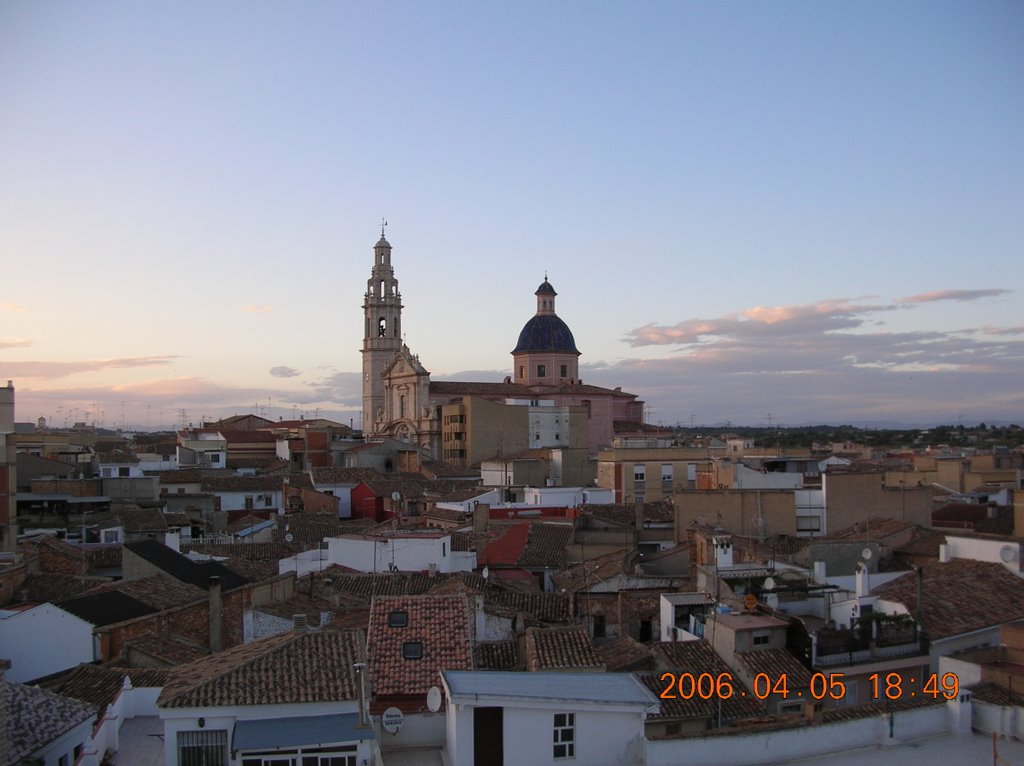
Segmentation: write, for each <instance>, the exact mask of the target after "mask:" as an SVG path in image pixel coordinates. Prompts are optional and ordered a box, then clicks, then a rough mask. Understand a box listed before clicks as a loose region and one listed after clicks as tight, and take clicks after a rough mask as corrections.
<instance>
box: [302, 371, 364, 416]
mask: <svg viewBox="0 0 1024 766" xmlns="http://www.w3.org/2000/svg"><path fill="white" fill-rule="evenodd" d="M309 390H310V397H311V400H312V401H315V402H330V403H332V404H335V405H339V406H341V407H343V408H347V409H354V410H360V409H362V406H363V376H362V375H361V374H360V373H358V372H335V373H331V374H330V375H328V376H326V377H324V378H321V379H320V380H316V381H313V382H312V383H310V384H309Z"/></svg>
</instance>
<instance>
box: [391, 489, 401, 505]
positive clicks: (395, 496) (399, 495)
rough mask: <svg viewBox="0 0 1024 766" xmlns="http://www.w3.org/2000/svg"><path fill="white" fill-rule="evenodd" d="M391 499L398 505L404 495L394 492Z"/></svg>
mask: <svg viewBox="0 0 1024 766" xmlns="http://www.w3.org/2000/svg"><path fill="white" fill-rule="evenodd" d="M391 499H392V500H394V501H395V502H396V503H397V502H398V501H399V500H401V499H402V493H401V492H392V493H391Z"/></svg>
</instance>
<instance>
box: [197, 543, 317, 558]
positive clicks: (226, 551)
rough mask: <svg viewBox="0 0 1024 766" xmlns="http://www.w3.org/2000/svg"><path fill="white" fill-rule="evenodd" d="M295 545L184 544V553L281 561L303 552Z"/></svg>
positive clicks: (299, 546)
mask: <svg viewBox="0 0 1024 766" xmlns="http://www.w3.org/2000/svg"><path fill="white" fill-rule="evenodd" d="M302 547H303V546H301V545H296V544H295V543H284V542H281V543H200V542H196V543H182V545H181V550H182V552H183V553H192V552H195V553H206V554H208V555H210V556H227V557H231V558H239V559H246V560H247V561H274V562H277V561H280V560H281V559H286V558H288V557H289V556H294V555H295V554H296V553H299V552H300V551H301V550H302ZM314 547H315V546H314Z"/></svg>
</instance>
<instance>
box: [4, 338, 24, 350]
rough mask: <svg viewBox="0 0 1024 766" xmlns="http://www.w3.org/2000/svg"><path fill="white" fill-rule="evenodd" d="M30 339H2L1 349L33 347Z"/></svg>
mask: <svg viewBox="0 0 1024 766" xmlns="http://www.w3.org/2000/svg"><path fill="white" fill-rule="evenodd" d="M31 345H32V341H30V340H28V338H0V348H25V347H26V346H31Z"/></svg>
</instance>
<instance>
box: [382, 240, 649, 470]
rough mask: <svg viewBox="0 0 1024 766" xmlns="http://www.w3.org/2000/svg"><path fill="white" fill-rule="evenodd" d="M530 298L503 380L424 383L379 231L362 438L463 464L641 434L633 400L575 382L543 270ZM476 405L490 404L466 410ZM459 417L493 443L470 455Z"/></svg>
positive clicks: (568, 339)
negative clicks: (470, 420)
mask: <svg viewBox="0 0 1024 766" xmlns="http://www.w3.org/2000/svg"><path fill="white" fill-rule="evenodd" d="M534 295H535V296H536V300H537V303H536V312H535V314H534V315H533V316H532V317H531V318H530V319H529V320H528V321H527V322H526V324H525V325H524V326H523V329H522V331H521V332H520V333H519V339H518V342H517V343H516V346H515V348H514V349H513V350H512V371H513V374H512V375H510V376H507V377H506V378H505V380H504V381H503V382H493V383H492V382H462V381H431V380H430V373H429V372H428V371H427V370H426V368H425V367H424V366H423V364H422V363H421V362H420V360H419V357H418V356H417V355H416V354H413V353H412V352H411V351H410V350H409V348H408V346H406V345H405V343H404V342H403V340H402V334H401V333H402V296H401V293H400V292H399V291H398V280H397V279H396V278H395V271H394V267H393V266H392V264H391V245H390V243H389V242H388V241H387V239H386V238H385V237H384V231H383V229H382V230H381V238H380V240H379V241H378V242H377V244H376V245H374V248H373V268H372V269H371V272H370V278H369V280H368V281H367V286H366V293H365V295H364V296H363V321H364V332H363V348H362V355H363V433H364V435H365V436H366V437H367V438H374V437H377V438H382V437H390V438H394V439H399V440H401V441H405V442H408V443H410V444H414V445H417V446H419V447H422V448H424V449H426V450H428V451H429V452H430V453H431V454H432V455H433V456H434V457H435V458H437V459H442V460H445V461H446V462H453V463H457V464H460V465H473V464H478V463H479V462H480V461H481V460H482V459H487V458H490V457H493V456H494V455H496V454H500V453H504V454H506V455H507V454H510V452H513V451H516V450H522V449H531V448H566V449H569V448H574V449H586V450H587V452H588V453H589V454H591V455H593V454H596V453H597V450H598V449H600V448H602V447H605V446H609V445H610V444H611V442H612V438H613V437H614V436H615V435H616V433H619V432H629V433H635V432H636V431H638V430H641V429H642V428H643V402H642V401H640V400H638V399H637V397H636V394H630V393H626V392H624V391H622V390H621V389H619V388H615V389H608V388H603V387H601V386H592V385H588V384H584V383H583V381H582V380H580V375H579V357H580V352H579V350H578V349H577V348H576V340H575V338H574V337H573V334H572V331H571V330H570V329H569V326H568V325H567V324H566V323H565V322H564V321H563V320H562V319H561V318H560V317H559V316H558V314H556V313H555V297H556V296H557V295H558V293H557V292H555V288H554V287H553V286H552V285H551V283H550V282H549V281H548V279H547V275H546V274H545V276H544V281H543V282H542V283H541V284H540V286H539V287H538V288H537V290H536V292H535V293H534ZM481 399H482V400H486V401H487V402H490V403H492V404H490V405H483V403H481V406H477V407H475V408H474V407H472V403H473V401H474V400H481ZM454 405H462V407H459V408H456V409H453V406H454ZM493 405H500V406H498V407H495V406H493ZM467 412H476V413H478V414H477V418H478V421H479V422H477V424H476V426H477V428H476V432H477V433H488V432H489V433H490V434H491V436H492V437H493V438H492V439H489V440H483V439H478V440H477V441H478V446H477V448H475V449H471V448H469V447H468V446H467V444H466V443H465V442H467V441H468V439H467V436H471V434H470V433H469V432H467V431H466V430H465V428H464V426H465V423H466V413H467ZM484 413H486V414H484ZM542 424H543V427H542ZM581 425H582V428H581ZM570 426H571V428H570ZM460 429H462V430H460ZM581 430H582V431H585V433H580V431H581ZM457 442H463V444H461V445H459V444H457ZM488 453H489V454H488Z"/></svg>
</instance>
